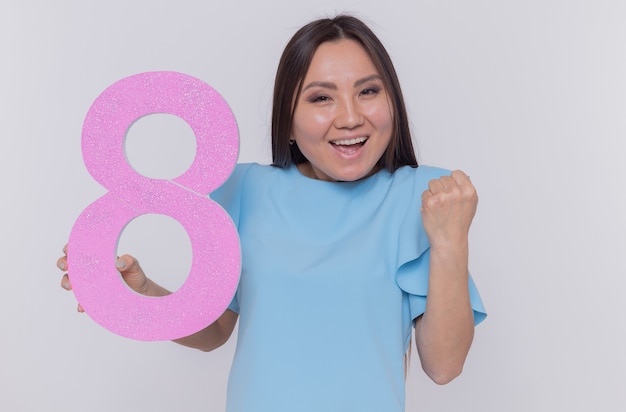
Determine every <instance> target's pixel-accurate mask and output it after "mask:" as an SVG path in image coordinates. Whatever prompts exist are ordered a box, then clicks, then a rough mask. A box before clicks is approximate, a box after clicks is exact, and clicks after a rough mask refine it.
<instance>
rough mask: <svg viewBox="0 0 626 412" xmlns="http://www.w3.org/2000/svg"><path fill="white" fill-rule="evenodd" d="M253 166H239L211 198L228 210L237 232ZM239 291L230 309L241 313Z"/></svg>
mask: <svg viewBox="0 0 626 412" xmlns="http://www.w3.org/2000/svg"><path fill="white" fill-rule="evenodd" d="M252 166H253V164H237V165H236V166H235V170H234V171H233V173H232V174H231V175H230V177H229V178H228V180H226V182H224V184H223V185H222V186H220V187H219V188H217V189H216V190H215V191H213V192H212V193H211V194H210V198H211V199H213V200H214V201H216V202H217V203H219V204H220V206H222V207H223V208H224V210H226V212H227V213H228V215H229V216H230V218H231V219H232V221H233V223H234V224H235V227H236V228H237V230H239V217H240V214H241V208H242V202H243V194H244V183H245V177H246V174H247V173H248V171H249V170H250V168H251V167H252ZM238 296H239V289H237V292H236V293H235V296H234V297H233V300H232V301H231V303H230V305H229V306H228V309H230V310H232V311H233V312H237V313H239V299H238Z"/></svg>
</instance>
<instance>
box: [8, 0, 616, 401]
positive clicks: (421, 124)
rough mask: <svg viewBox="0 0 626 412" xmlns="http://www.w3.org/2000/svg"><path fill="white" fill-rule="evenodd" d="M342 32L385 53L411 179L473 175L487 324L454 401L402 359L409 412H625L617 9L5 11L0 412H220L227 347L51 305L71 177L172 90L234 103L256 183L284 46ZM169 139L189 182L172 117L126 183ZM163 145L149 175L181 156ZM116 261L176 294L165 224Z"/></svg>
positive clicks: (140, 234) (144, 7)
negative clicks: (126, 334)
mask: <svg viewBox="0 0 626 412" xmlns="http://www.w3.org/2000/svg"><path fill="white" fill-rule="evenodd" d="M337 11H353V12H355V13H356V14H357V15H359V16H361V17H363V18H365V19H366V20H367V21H369V22H371V24H372V27H373V28H374V30H375V31H376V32H377V33H378V34H379V35H380V37H381V38H382V40H383V41H384V42H385V44H386V45H387V46H388V49H389V51H390V53H391V54H392V57H393V58H394V61H395V63H396V66H397V69H398V72H399V75H400V78H401V82H402V85H403V88H404V92H405V96H406V100H407V103H408V106H409V109H410V113H411V115H412V116H411V117H412V121H413V125H414V129H415V137H416V140H417V143H418V147H419V155H420V159H421V161H422V162H423V163H429V164H436V165H440V166H445V167H448V168H462V169H464V170H466V171H467V172H468V173H469V174H471V177H472V180H473V181H474V183H475V184H476V185H477V187H478V189H479V194H480V198H481V201H480V206H479V212H478V215H477V216H476V219H475V224H474V226H473V229H472V233H471V236H472V255H471V268H472V272H473V274H474V277H475V280H476V281H477V283H478V285H479V287H480V289H481V292H482V295H483V297H484V300H485V303H486V305H487V308H488V310H489V312H490V316H489V318H488V319H487V321H486V322H485V323H484V324H483V325H481V326H480V327H479V328H478V329H477V333H476V338H475V343H474V346H473V349H472V351H471V353H470V357H469V359H468V362H467V364H466V368H465V371H464V374H463V375H462V376H461V377H460V378H459V379H457V380H456V381H454V382H453V383H451V384H450V385H447V386H444V387H438V386H436V385H434V384H433V383H430V382H429V381H427V380H426V378H424V376H423V374H422V373H421V371H420V370H419V361H418V359H417V356H414V357H413V367H412V370H411V374H410V377H409V382H408V384H409V386H410V389H409V392H410V393H409V395H408V405H407V410H408V411H417V410H420V411H452V410H469V411H556V410H568V411H588V410H596V411H609V410H618V409H619V407H618V406H612V405H620V404H621V405H622V406H623V404H624V402H625V401H626V395H625V394H624V391H623V388H624V384H625V383H626V379H625V378H624V367H626V355H625V354H624V353H625V351H624V347H625V346H626V342H625V340H626V339H625V338H624V321H623V315H624V313H626V303H625V302H626V299H624V298H623V294H624V290H626V280H625V275H626V264H625V263H624V260H625V259H624V256H626V253H625V252H624V250H625V249H626V235H625V233H626V218H625V214H626V213H625V212H626V194H625V191H626V189H625V187H626V184H625V182H624V180H625V178H626V173H624V172H623V166H622V164H623V163H624V159H625V156H624V149H625V148H626V144H625V143H624V140H625V138H626V74H625V73H626V47H625V46H624V45H625V44H626V25H625V24H624V21H626V3H624V2H622V1H619V0H613V1H609V0H588V1H582V0H570V1H566V0H541V1H539V0H525V1H521V0H520V1H495V0H481V1H417V2H413V3H411V4H409V3H408V2H406V1H401V0H387V1H378V0H361V1H358V0H354V1H349V0H344V1H342V0H319V1H316V2H309V1H303V2H301V4H300V3H298V2H295V1H293V0H272V1H264V2H261V1H252V0H248V1H236V0H234V1H213V2H209V1H195V2H193V1H176V2H174V1H171V2H167V1H163V0H161V1H154V0H151V1H148V0H138V1H132V2H130V1H122V0H109V1H106V2H84V1H69V0H65V1H55V2H48V1H44V0H32V1H17V0H13V1H10V0H9V1H4V2H3V3H2V4H1V5H0V53H1V54H2V58H1V61H2V64H0V172H1V174H0V179H2V192H3V196H2V202H1V204H0V212H1V213H0V219H1V221H0V231H1V233H2V238H1V239H2V244H1V245H0V246H1V247H0V251H1V252H0V253H2V262H3V263H4V265H3V280H2V282H1V283H0V285H1V286H2V296H1V298H0V305H1V306H0V325H2V330H3V332H2V338H1V339H0V382H1V385H0V388H1V389H0V410H3V411H4V410H6V411H44V410H64V411H67V412H71V411H83V410H89V411H133V410H141V411H171V410H185V411H219V410H222V409H223V405H224V395H225V384H226V378H227V374H228V369H229V364H230V361H231V358H232V355H233V349H234V340H233V341H231V342H229V343H228V344H227V345H226V346H225V347H224V348H221V349H220V350H218V351H216V352H214V353H210V354H205V353H201V352H196V351H193V350H188V349H185V348H182V347H179V346H177V345H175V344H171V343H169V342H153V343H143V342H136V341H131V340H127V339H124V338H121V337H118V336H117V335H114V334H112V333H110V332H108V331H107V330H105V329H102V328H100V327H99V326H97V325H96V324H95V323H94V322H93V321H91V319H90V318H88V317H87V316H85V315H78V314H76V313H75V312H74V310H75V301H74V298H73V296H72V294H71V293H68V292H65V291H63V290H62V289H61V288H60V287H59V282H60V272H59V271H58V270H56V269H55V261H56V259H57V258H58V257H59V256H60V251H61V248H62V246H63V244H64V243H65V242H66V239H67V237H68V235H69V231H70V229H71V227H72V225H73V223H74V220H75V219H76V217H77V216H78V214H79V213H80V212H81V210H82V209H83V208H84V207H86V206H87V205H88V204H89V203H91V202H92V201H94V200H95V199H96V198H98V197H99V196H101V195H102V194H103V193H105V189H104V188H102V187H100V186H99V185H98V184H97V183H96V182H95V181H94V180H93V179H92V178H91V176H90V175H89V174H88V173H87V171H86V169H85V167H84V165H83V162H82V157H81V152H80V134H81V126H82V121H83V118H84V115H85V113H86V111H87V109H88V108H89V106H90V104H91V102H92V101H93V99H94V98H95V97H96V96H97V95H98V94H99V93H100V92H101V91H102V90H104V88H105V87H107V86H108V85H110V84H112V83H113V82H115V81H116V80H118V79H121V78H122V77H125V76H128V75H131V74H134V73H139V72H144V71H152V70H175V71H180V72H184V73H188V74H191V75H194V76H196V77H199V78H201V79H203V80H205V81H206V82H208V83H210V84H211V85H212V86H214V87H215V88H216V89H217V90H219V91H220V92H221V93H222V94H223V95H224V97H225V98H226V99H227V101H228V102H229V103H230V105H231V107H232V109H233V111H234V112H235V115H236V116H237V118H238V122H239V128H240V133H241V155H240V161H258V162H267V161H269V137H268V136H269V133H268V130H269V121H268V117H269V111H270V94H271V89H272V82H273V75H274V70H275V67H276V64H277V60H278V56H279V54H280V52H281V51H282V47H283V46H284V44H285V43H286V41H287V39H288V38H289V37H290V36H291V34H292V33H293V32H294V30H295V29H297V28H298V27H299V26H301V25H302V24H304V23H305V22H308V21H309V20H311V19H313V18H316V17H320V16H324V15H327V14H334V13H335V12H337ZM144 123H145V124H144ZM135 129H136V130H135ZM161 129H165V130H166V131H168V130H169V131H170V133H171V134H174V135H183V136H186V138H185V139H183V142H185V143H184V145H183V150H181V153H180V156H179V155H178V154H176V155H175V156H174V160H173V161H172V162H173V163H174V166H175V167H181V166H180V165H181V164H182V168H183V169H184V168H185V161H188V160H185V159H188V156H189V153H193V144H194V143H193V138H192V137H191V136H190V135H189V133H190V132H189V131H188V130H187V129H185V126H184V125H180V124H179V123H177V122H175V121H172V120H171V119H169V118H167V117H166V118H165V119H163V118H161V119H156V120H154V119H153V121H152V122H150V119H144V120H143V121H142V122H139V123H138V124H137V126H136V127H134V128H133V130H132V131H131V132H132V133H134V134H136V135H137V136H138V137H137V138H136V139H135V138H133V139H135V140H133V139H131V138H129V143H128V145H129V146H128V151H129V157H131V160H132V161H133V164H135V162H137V164H135V165H136V166H137V167H139V164H145V167H147V168H148V169H149V168H150V167H153V166H154V161H153V160H152V159H154V158H151V157H147V155H146V154H147V153H149V152H150V150H151V146H152V145H151V144H150V143H149V139H146V138H144V137H142V136H145V134H146V133H149V131H154V130H161ZM142 133H143V134H142ZM160 136H161V137H159V138H158V139H157V140H156V141H155V143H157V142H158V143H159V144H160V145H161V146H159V147H160V149H159V150H157V151H156V152H155V154H154V156H157V157H156V158H157V159H158V156H161V157H165V158H167V157H168V156H169V155H171V152H172V151H173V150H174V149H172V147H174V148H176V147H177V143H172V141H171V140H168V135H167V133H165V134H164V135H160ZM142 139H143V140H142ZM168 142H169V143H168ZM168 144H169V145H170V146H168ZM133 153H134V154H133ZM185 156H187V158H186V157H185ZM181 162H182V163H181ZM176 165H178V166H176ZM142 167H143V166H142ZM175 167H174V169H175ZM157 169H158V168H157ZM172 173H175V171H174V172H172ZM155 222H156V223H155ZM122 242H123V243H124V247H127V248H128V249H130V250H128V251H132V252H133V253H135V254H137V255H139V256H140V257H141V259H142V261H143V262H144V265H145V266H147V267H148V269H149V270H150V273H151V274H152V275H153V276H154V277H156V278H157V279H158V280H159V281H162V282H163V283H166V284H172V285H176V284H178V285H179V284H180V283H182V282H183V281H184V273H186V272H185V269H184V268H185V265H186V264H187V262H188V259H189V245H188V243H185V242H187V240H186V238H185V235H184V234H182V229H181V228H180V227H179V226H178V225H177V223H175V222H172V221H168V220H167V219H165V218H161V219H153V220H150V218H149V217H147V218H146V219H143V218H142V219H140V220H139V221H138V222H136V223H133V224H131V226H130V227H129V228H128V230H127V231H126V232H125V233H124V236H123V238H122ZM163 245H164V246H165V247H164V248H163ZM124 251H127V250H126V249H124ZM142 256H147V257H145V258H144V257H142ZM181 268H182V269H181ZM173 272H175V273H181V272H182V273H183V274H182V275H180V277H178V278H176V277H169V276H168V274H171V273H173Z"/></svg>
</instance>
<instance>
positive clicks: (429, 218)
mask: <svg viewBox="0 0 626 412" xmlns="http://www.w3.org/2000/svg"><path fill="white" fill-rule="evenodd" d="M477 205H478V195H477V193H476V189H475V188H474V185H472V182H471V181H470V179H469V177H468V176H467V175H466V174H465V173H463V172H462V171H460V170H455V171H453V172H452V174H451V175H450V176H442V177H440V178H439V179H433V180H431V181H430V182H429V183H428V190H426V191H424V193H422V209H421V212H422V221H423V224H424V229H425V230H426V234H427V235H428V240H429V241H430V244H431V247H436V248H439V247H443V248H445V247H455V246H458V245H462V244H467V236H468V233H469V229H470V225H471V224H472V219H473V218H474V215H475V214H476V207H477Z"/></svg>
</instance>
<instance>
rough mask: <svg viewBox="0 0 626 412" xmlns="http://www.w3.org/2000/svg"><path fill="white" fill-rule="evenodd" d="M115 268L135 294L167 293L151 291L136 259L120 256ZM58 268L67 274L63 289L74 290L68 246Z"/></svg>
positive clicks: (58, 262)
mask: <svg viewBox="0 0 626 412" xmlns="http://www.w3.org/2000/svg"><path fill="white" fill-rule="evenodd" d="M115 266H116V267H117V270H118V271H119V272H120V274H121V275H122V279H124V282H126V284H127V285H128V286H129V287H130V288H131V289H132V290H134V291H135V292H137V293H140V294H142V295H163V294H164V293H163V292H166V291H164V290H151V289H152V288H151V282H150V280H149V279H148V278H147V277H146V275H145V273H144V272H143V269H141V266H140V265H139V262H138V261H137V259H135V258H134V257H132V256H130V255H123V256H120V257H118V258H117V261H116V262H115ZM57 267H58V268H59V269H61V270H62V271H64V272H66V273H65V274H64V275H63V277H62V278H61V287H62V288H63V289H65V290H72V283H71V282H70V276H69V274H68V271H69V268H68V266H67V245H65V246H64V247H63V256H62V257H60V258H59V260H57ZM155 286H156V285H155ZM157 289H161V288H157ZM165 294H167V293H165ZM78 311H79V312H81V313H82V312H84V309H83V307H82V306H80V303H79V304H78Z"/></svg>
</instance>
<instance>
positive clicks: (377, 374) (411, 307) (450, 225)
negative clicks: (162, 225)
mask: <svg viewBox="0 0 626 412" xmlns="http://www.w3.org/2000/svg"><path fill="white" fill-rule="evenodd" d="M272 154H273V160H274V164H273V165H258V164H240V165H237V167H236V168H235V171H234V172H233V174H232V175H231V176H230V178H229V179H228V181H227V182H226V183H224V185H222V186H221V187H220V188H219V189H217V190H216V191H214V192H213V193H211V195H210V196H211V198H212V199H213V200H215V201H217V202H219V203H220V204H221V205H222V206H223V207H224V209H226V210H227V212H228V213H229V215H230V217H231V218H232V220H233V222H234V223H235V225H236V227H237V231H238V234H239V238H240V244H241V250H242V270H241V278H240V282H239V285H238V289H237V292H236V295H235V297H234V299H233V300H232V302H231V303H230V305H229V308H228V310H226V311H225V312H224V314H222V315H221V317H219V319H217V321H215V322H214V323H213V324H211V325H209V326H208V327H207V328H205V329H203V330H201V331H199V332H197V333H195V334H193V335H191V336H187V337H184V338H182V339H178V340H177V341H176V342H177V343H180V344H182V345H185V346H189V347H193V348H198V349H200V350H204V351H209V350H212V349H214V348H216V347H218V346H220V345H222V344H223V343H224V342H226V341H227V340H228V339H229V337H230V336H231V333H232V331H233V329H234V327H235V324H236V322H237V319H239V332H238V340H237V350H236V353H235V358H234V360H233V364H232V367H231V371H230V376H229V384H228V394H227V411H229V412H236V411H244V412H249V411H261V412H265V411H271V412H283V411H284V412H287V411H288V412H292V411H300V412H319V411H354V410H356V411H377V412H378V411H385V412H401V411H403V410H404V402H405V381H404V362H403V360H404V355H405V354H406V352H407V350H408V348H409V342H410V339H411V336H412V335H413V336H415V342H416V346H417V349H418V352H419V356H420V361H421V364H422V367H423V369H424V371H425V372H426V374H427V375H428V376H429V377H430V378H431V379H432V380H433V381H435V382H437V383H440V384H443V383H447V382H449V381H450V380H452V379H454V378H455V377H456V376H457V375H458V374H459V373H460V372H461V369H462V367H463V365H464V363H465V359H466V357H467V354H468V351H469V348H470V345H471V343H472V339H473V333H474V326H475V325H476V324H478V323H480V322H481V321H482V320H483V319H484V318H485V316H486V315H485V310H484V308H483V305H482V302H481V299H480V296H479V294H478V291H477V289H476V287H475V286H474V283H473V281H472V279H471V277H470V276H469V272H468V232H469V228H470V225H471V222H472V219H473V217H474V213H475V211H476V206H477V202H478V198H477V195H476V191H475V189H474V186H473V185H472V183H471V182H470V180H469V179H468V177H467V176H466V175H465V174H464V173H463V172H460V171H454V172H450V171H447V170H443V169H438V168H434V167H428V166H419V167H417V162H416V160H415V154H414V152H413V146H412V144H411V135H410V132H409V127H408V120H407V116H406V110H405V106H404V102H403V98H402V93H401V91H400V87H399V82H398V79H397V77H396V74H395V70H394V69H393V65H392V63H391V60H390V59H389V56H388V55H387V53H386V51H385V49H384V47H383V46H382V44H381V43H380V41H379V40H378V39H377V38H376V36H375V35H374V34H373V33H372V32H371V30H370V29H369V28H368V27H367V26H366V25H365V24H363V23H362V22H361V21H360V20H358V19H356V18H353V17H350V16H338V17H336V18H333V19H321V20H317V21H314V22H312V23H310V24H308V25H306V26H305V27H303V28H302V29H301V30H299V31H298V32H297V33H296V34H295V35H294V37H293V38H292V39H291V41H290V42H289V43H288V45H287V46H286V48H285V51H284V53H283V55H282V57H281V60H280V64H279V67H278V71H277V75H276V81H275V89H274V107H273V117H272ZM207 230H208V229H207ZM58 265H59V267H60V268H62V269H63V270H67V269H68V268H67V259H66V257H62V258H61V259H59V262H58ZM117 267H118V268H119V270H120V273H121V275H122V277H123V278H124V279H125V280H126V282H127V283H128V285H129V286H130V287H131V288H133V290H135V291H137V292H139V293H142V294H146V295H150V296H164V295H168V294H169V293H170V292H169V291H168V290H166V289H164V288H163V287H161V286H159V285H157V284H156V283H155V282H153V281H152V280H150V279H149V278H148V277H147V276H146V275H145V273H144V272H143V270H142V269H141V267H140V266H139V264H138V262H137V260H136V259H134V258H132V257H131V256H128V255H125V256H122V257H121V258H120V259H119V261H118V265H117ZM69 270H70V271H71V270H72V268H69ZM70 279H71V274H70V275H69V278H68V275H65V276H64V278H63V285H64V287H66V288H67V289H70V288H71V284H70V282H69V280H70Z"/></svg>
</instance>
